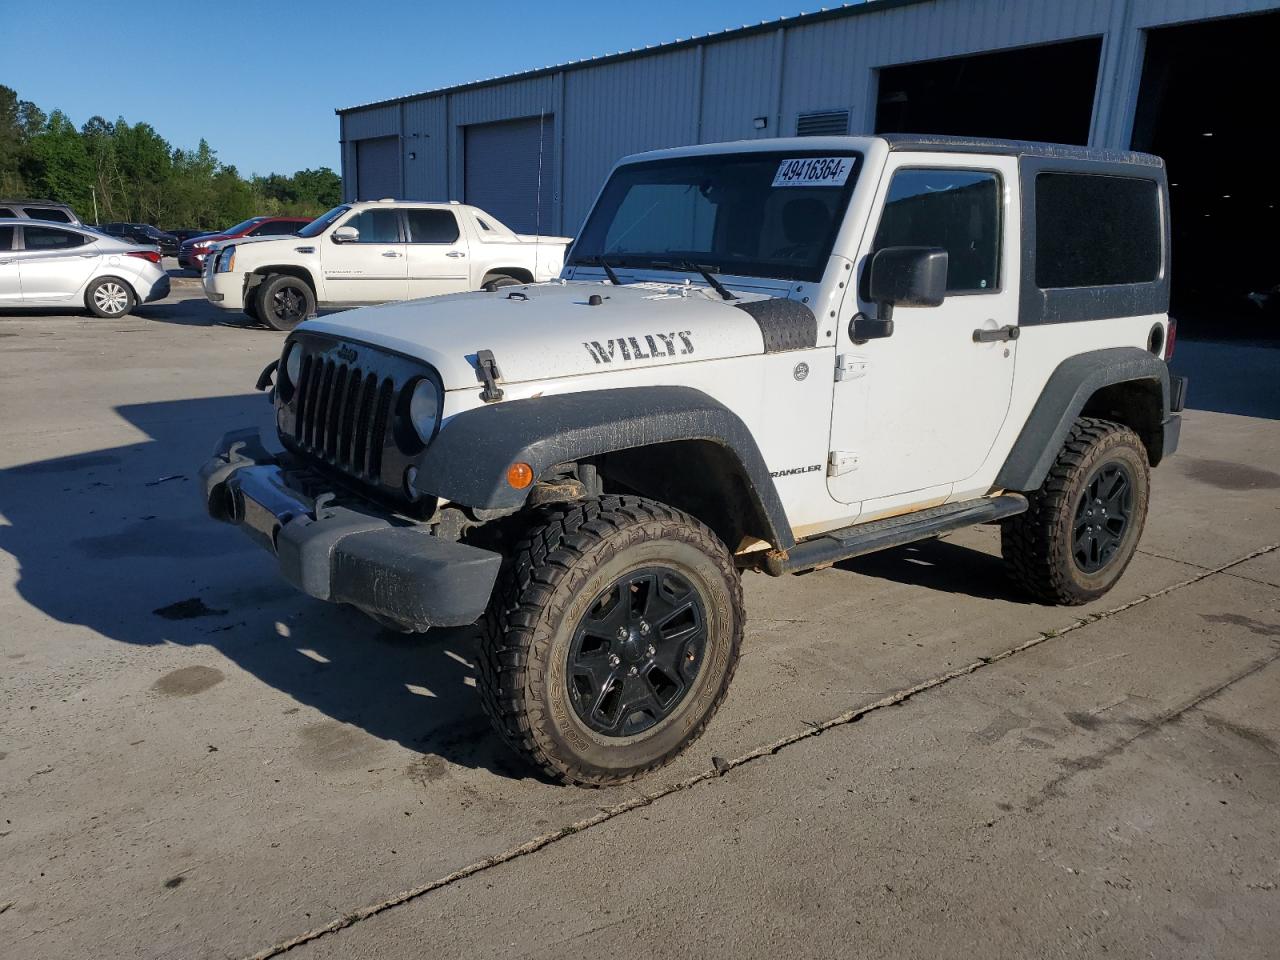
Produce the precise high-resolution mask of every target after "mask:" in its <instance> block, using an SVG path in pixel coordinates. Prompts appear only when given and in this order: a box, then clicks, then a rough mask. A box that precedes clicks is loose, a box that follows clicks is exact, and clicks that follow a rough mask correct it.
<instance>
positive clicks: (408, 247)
mask: <svg viewBox="0 0 1280 960" xmlns="http://www.w3.org/2000/svg"><path fill="white" fill-rule="evenodd" d="M571 242H572V240H571V239H570V238H569V237H535V236H531V235H525V234H518V233H514V232H512V231H511V230H510V229H509V228H508V227H506V226H505V225H503V224H502V223H501V222H500V221H499V220H497V219H496V218H495V217H493V216H490V215H489V214H488V213H485V212H484V211H483V210H481V209H479V208H478V207H470V206H464V205H462V204H458V203H414V202H412V201H407V200H406V201H399V200H376V201H369V202H365V203H344V204H342V205H341V206H338V207H334V208H333V209H332V210H330V211H329V212H328V213H326V214H324V215H323V216H321V217H319V218H317V219H316V220H314V221H312V222H311V223H309V224H307V225H306V226H305V227H303V228H302V229H301V230H299V231H298V232H297V233H296V234H294V235H292V236H287V237H254V238H252V239H243V240H232V241H228V242H225V243H221V244H219V245H218V246H217V247H216V248H215V249H214V250H212V251H210V253H209V255H208V256H207V257H205V264H204V273H203V277H202V282H203V284H204V292H205V296H206V297H208V298H209V301H210V302H211V303H213V304H214V306H217V307H222V308H223V309H224V310H243V311H244V312H245V313H247V314H248V315H249V316H250V317H252V318H253V319H255V320H258V321H259V322H264V323H267V324H270V325H271V326H273V327H275V328H276V329H277V330H292V329H293V328H294V327H296V326H297V325H298V324H299V323H301V322H302V321H303V320H305V319H306V318H307V317H310V316H312V315H313V314H314V313H315V312H316V309H317V308H318V307H346V306H358V305H361V304H372V303H386V302H387V301H391V300H411V299H417V298H419V297H434V296H436V295H438V294H442V293H461V292H462V291H464V290H495V289H497V288H498V287H501V286H504V285H510V284H518V283H535V282H540V281H543V280H550V279H552V278H554V277H556V276H558V275H559V273H560V270H561V268H562V267H563V266H564V252H565V248H566V247H568V245H569V244H570V243H571Z"/></svg>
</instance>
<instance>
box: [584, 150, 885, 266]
mask: <svg viewBox="0 0 1280 960" xmlns="http://www.w3.org/2000/svg"><path fill="white" fill-rule="evenodd" d="M861 160H862V156H861V154H858V153H854V152H852V151H846V152H843V153H841V152H835V153H833V152H832V151H821V152H819V151H803V150H799V151H797V150H791V151H786V152H782V151H778V152H768V153H737V154H719V155H711V156H702V157H679V158H675V159H671V160H651V161H647V162H642V163H632V164H628V165H626V166H624V167H619V168H618V169H617V170H615V171H614V174H613V176H611V177H610V178H609V182H608V183H607V184H605V188H604V192H603V193H601V195H600V200H599V201H598V202H597V203H596V205H595V208H594V209H593V210H592V211H591V216H590V217H588V219H587V223H586V226H585V227H583V229H582V233H581V235H580V236H579V238H578V242H577V243H576V244H574V248H573V256H572V259H571V260H570V262H571V263H583V262H586V261H590V260H593V259H594V258H595V257H598V256H604V257H606V258H607V259H608V261H609V263H611V264H612V265H613V266H614V267H619V266H630V267H640V268H643V267H646V266H649V267H658V268H668V269H669V268H670V266H672V265H674V264H676V263H678V262H681V261H689V262H692V263H696V264H698V265H700V266H705V267H707V268H709V269H711V270H712V271H714V272H716V273H727V274H734V275H738V276H749V277H772V278H778V279H786V280H806V281H817V280H820V279H822V273H823V271H824V270H825V268H826V265H827V258H828V257H829V256H830V255H831V248H832V246H833V245H834V244H835V239H836V233H837V232H838V231H839V229H840V224H841V221H842V220H843V219H844V211H845V207H846V206H847V205H848V202H849V195H850V194H851V193H852V192H853V187H854V184H855V183H856V181H857V178H858V170H859V166H860V164H861ZM677 269H680V267H677Z"/></svg>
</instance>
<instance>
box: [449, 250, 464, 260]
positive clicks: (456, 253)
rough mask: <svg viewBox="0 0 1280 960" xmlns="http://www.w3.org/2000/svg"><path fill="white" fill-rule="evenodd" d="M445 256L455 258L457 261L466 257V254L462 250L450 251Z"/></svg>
mask: <svg viewBox="0 0 1280 960" xmlns="http://www.w3.org/2000/svg"><path fill="white" fill-rule="evenodd" d="M445 256H446V257H453V258H454V259H455V260H457V259H458V258H459V257H465V256H466V254H465V253H463V252H462V251H461V250H450V251H449V252H448V253H446V254H445Z"/></svg>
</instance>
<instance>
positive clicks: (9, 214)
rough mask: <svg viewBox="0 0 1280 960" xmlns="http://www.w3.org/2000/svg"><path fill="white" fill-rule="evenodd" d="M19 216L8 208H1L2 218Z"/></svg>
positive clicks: (0, 215) (0, 214)
mask: <svg viewBox="0 0 1280 960" xmlns="http://www.w3.org/2000/svg"><path fill="white" fill-rule="evenodd" d="M16 216H17V214H16V213H14V212H13V211H12V210H10V209H9V208H8V207H0V217H16Z"/></svg>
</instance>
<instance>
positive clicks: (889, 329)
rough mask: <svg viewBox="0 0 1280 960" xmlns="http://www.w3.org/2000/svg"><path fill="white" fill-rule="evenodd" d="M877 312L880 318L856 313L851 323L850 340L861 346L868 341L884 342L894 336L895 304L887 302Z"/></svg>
mask: <svg viewBox="0 0 1280 960" xmlns="http://www.w3.org/2000/svg"><path fill="white" fill-rule="evenodd" d="M876 312H877V313H878V314H879V316H878V317H876V318H872V317H868V316H867V315H866V314H865V313H861V312H859V313H856V314H854V316H853V319H852V320H850V321H849V339H850V340H852V341H853V342H854V343H855V344H858V345H859V346H861V345H862V344H864V343H866V342H867V341H868V340H883V339H884V338H885V337H892V336H893V303H892V302H890V301H887V300H886V301H885V302H884V303H882V304H880V306H879V307H878V308H877V310H876Z"/></svg>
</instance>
